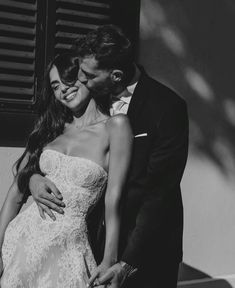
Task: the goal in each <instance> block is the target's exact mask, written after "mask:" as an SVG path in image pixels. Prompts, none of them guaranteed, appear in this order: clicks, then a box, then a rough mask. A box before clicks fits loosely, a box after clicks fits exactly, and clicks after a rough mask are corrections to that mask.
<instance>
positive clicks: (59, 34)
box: [55, 31, 81, 39]
mask: <svg viewBox="0 0 235 288" xmlns="http://www.w3.org/2000/svg"><path fill="white" fill-rule="evenodd" d="M80 35H81V34H80ZM55 36H56V38H59V37H60V38H69V39H76V38H77V37H78V36H79V35H78V34H77V33H69V32H61V31H59V32H57V33H56V35H55Z"/></svg>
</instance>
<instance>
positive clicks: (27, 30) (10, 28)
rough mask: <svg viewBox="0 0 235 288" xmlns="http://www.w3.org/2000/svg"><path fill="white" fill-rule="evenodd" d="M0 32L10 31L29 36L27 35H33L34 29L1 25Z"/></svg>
mask: <svg viewBox="0 0 235 288" xmlns="http://www.w3.org/2000/svg"><path fill="white" fill-rule="evenodd" d="M0 30H2V31H10V32H19V33H23V34H29V35H35V31H36V28H35V27H34V28H28V27H22V26H16V25H6V24H1V25H0Z"/></svg>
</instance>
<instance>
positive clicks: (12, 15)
mask: <svg viewBox="0 0 235 288" xmlns="http://www.w3.org/2000/svg"><path fill="white" fill-rule="evenodd" d="M0 18H2V19H8V20H19V21H22V22H26V23H36V15H35V16H29V15H24V14H16V13H9V12H0Z"/></svg>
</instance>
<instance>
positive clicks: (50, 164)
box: [1, 149, 107, 288]
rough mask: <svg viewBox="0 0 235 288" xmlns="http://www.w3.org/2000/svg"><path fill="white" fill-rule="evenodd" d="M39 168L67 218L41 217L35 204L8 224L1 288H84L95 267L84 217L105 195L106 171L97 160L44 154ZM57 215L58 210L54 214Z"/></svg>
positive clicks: (47, 151) (55, 152)
mask: <svg viewBox="0 0 235 288" xmlns="http://www.w3.org/2000/svg"><path fill="white" fill-rule="evenodd" d="M40 168H41V170H42V172H43V173H45V175H46V177H48V179H50V180H52V181H53V182H54V183H55V184H56V186H57V188H58V189H59V190H60V191H61V193H62V195H63V199H64V202H65V204H66V207H65V209H64V212H65V213H64V215H61V214H56V221H53V220H51V219H50V218H49V217H48V216H47V217H46V220H43V219H41V217H40V216H39V212H38V208H37V205H36V203H32V204H31V205H30V206H29V207H28V208H27V209H26V210H25V211H23V212H22V213H20V214H19V215H18V216H17V217H16V218H15V219H14V220H13V221H12V222H11V223H10V224H9V226H8V228H7V230H6V233H5V239H4V243H3V247H2V254H3V263H4V273H3V275H2V278H1V287H2V288H15V287H17V288H23V287H24V288H27V287H28V288H64V287H66V288H67V287H68V288H75V287H76V288H84V287H86V286H85V285H86V282H87V280H88V276H87V275H86V269H85V265H84V257H85V259H86V262H87V264H88V266H89V270H90V271H92V269H94V268H95V267H96V263H95V260H94V257H93V254H92V251H91V248H90V245H89V241H88V234H87V226H86V217H87V215H88V213H89V211H90V209H92V208H93V207H94V206H95V204H96V203H97V202H98V200H99V198H100V197H101V195H102V192H103V190H104V187H105V185H106V182H107V173H106V172H105V170H104V169H103V168H102V167H101V166H99V165H98V164H96V163H95V162H93V161H91V160H88V159H85V158H80V157H72V156H67V155H64V154H62V153H60V152H57V151H55V150H49V149H47V150H44V151H43V153H42V154H41V157H40ZM55 213H56V212H55Z"/></svg>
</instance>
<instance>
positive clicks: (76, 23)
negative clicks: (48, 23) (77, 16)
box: [56, 20, 98, 29]
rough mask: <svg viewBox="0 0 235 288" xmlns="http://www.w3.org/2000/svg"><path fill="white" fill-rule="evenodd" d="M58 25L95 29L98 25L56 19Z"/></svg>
mask: <svg viewBox="0 0 235 288" xmlns="http://www.w3.org/2000/svg"><path fill="white" fill-rule="evenodd" d="M56 25H60V26H64V27H72V28H82V29H84V28H85V29H95V28H96V27H97V26H98V25H93V24H87V23H78V22H72V21H65V20H58V21H56Z"/></svg>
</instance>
